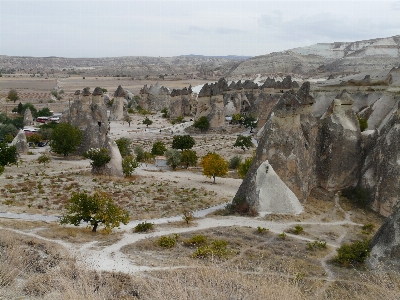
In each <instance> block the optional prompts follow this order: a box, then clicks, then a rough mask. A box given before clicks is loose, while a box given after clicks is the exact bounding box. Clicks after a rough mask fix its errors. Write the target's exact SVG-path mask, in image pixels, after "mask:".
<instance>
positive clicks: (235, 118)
mask: <svg viewBox="0 0 400 300" xmlns="http://www.w3.org/2000/svg"><path fill="white" fill-rule="evenodd" d="M242 121H243V117H242V115H241V114H233V115H232V122H233V123H234V124H238V123H240V124H242Z"/></svg>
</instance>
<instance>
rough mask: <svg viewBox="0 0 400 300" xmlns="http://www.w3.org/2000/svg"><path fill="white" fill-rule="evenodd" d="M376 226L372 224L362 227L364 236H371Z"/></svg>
mask: <svg viewBox="0 0 400 300" xmlns="http://www.w3.org/2000/svg"><path fill="white" fill-rule="evenodd" d="M374 227H375V225H374V224H372V223H368V224H365V225H363V226H362V227H361V233H362V234H371V233H372V231H373V230H374Z"/></svg>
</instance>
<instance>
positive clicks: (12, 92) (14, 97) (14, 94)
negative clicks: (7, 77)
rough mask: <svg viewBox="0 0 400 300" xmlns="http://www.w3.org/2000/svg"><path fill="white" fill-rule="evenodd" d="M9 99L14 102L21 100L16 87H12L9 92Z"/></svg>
mask: <svg viewBox="0 0 400 300" xmlns="http://www.w3.org/2000/svg"><path fill="white" fill-rule="evenodd" d="M7 99H9V100H10V101H13V102H14V103H15V101H17V100H19V96H18V93H17V91H16V90H14V89H11V90H10V91H9V92H8V95H7Z"/></svg>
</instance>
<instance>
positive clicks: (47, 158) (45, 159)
mask: <svg viewBox="0 0 400 300" xmlns="http://www.w3.org/2000/svg"><path fill="white" fill-rule="evenodd" d="M37 161H38V163H39V164H43V165H45V166H46V164H48V163H49V162H50V161H51V157H50V155H47V154H46V153H43V154H41V155H40V156H39V157H38V159H37Z"/></svg>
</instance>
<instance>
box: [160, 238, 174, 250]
mask: <svg viewBox="0 0 400 300" xmlns="http://www.w3.org/2000/svg"><path fill="white" fill-rule="evenodd" d="M157 244H158V246H160V247H162V248H172V247H174V246H175V245H176V236H166V235H164V236H162V237H160V238H159V239H158V240H157Z"/></svg>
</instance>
